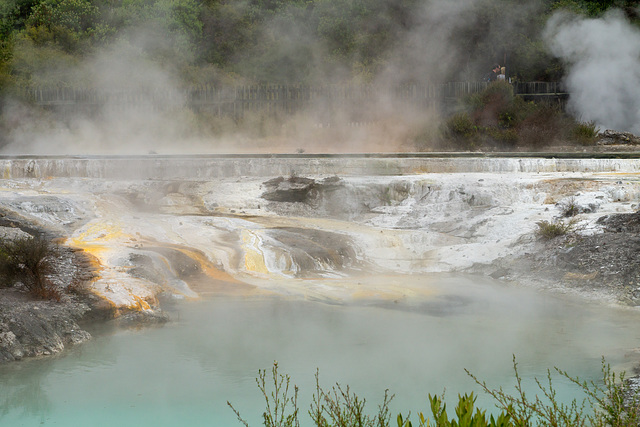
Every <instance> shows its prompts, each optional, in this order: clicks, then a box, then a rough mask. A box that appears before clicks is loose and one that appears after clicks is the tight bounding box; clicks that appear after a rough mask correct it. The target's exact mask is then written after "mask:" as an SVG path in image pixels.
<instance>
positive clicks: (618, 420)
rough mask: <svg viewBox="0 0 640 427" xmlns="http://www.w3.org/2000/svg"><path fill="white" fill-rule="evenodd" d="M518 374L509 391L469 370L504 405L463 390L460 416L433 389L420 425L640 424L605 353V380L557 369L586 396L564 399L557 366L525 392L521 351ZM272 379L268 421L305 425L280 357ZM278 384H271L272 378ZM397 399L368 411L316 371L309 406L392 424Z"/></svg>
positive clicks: (346, 422)
mask: <svg viewBox="0 0 640 427" xmlns="http://www.w3.org/2000/svg"><path fill="white" fill-rule="evenodd" d="M513 370H514V375H515V380H516V384H515V390H516V392H515V394H514V395H511V394H508V393H506V392H505V391H504V390H503V389H502V388H499V389H492V388H490V387H489V386H488V385H487V384H486V382H484V381H480V380H478V379H477V378H476V377H475V376H474V375H473V374H472V373H470V372H469V371H468V370H466V369H465V372H467V374H468V375H469V376H470V377H471V378H472V379H473V380H474V381H475V382H476V384H478V385H479V386H480V387H481V388H482V390H483V391H485V392H486V393H488V394H489V395H490V396H491V397H492V398H493V399H494V401H495V403H496V407H497V408H498V410H499V411H500V412H499V413H498V414H497V415H496V416H495V417H494V416H493V415H491V416H490V417H487V415H486V410H482V409H480V408H476V407H475V401H476V397H475V395H474V394H473V393H470V394H466V393H465V394H464V395H458V404H457V406H456V408H455V411H454V412H455V417H453V418H451V419H450V418H449V415H448V414H447V408H446V404H445V403H444V393H443V395H442V396H437V395H436V396H432V395H431V394H429V404H430V409H431V415H432V417H433V418H432V419H429V418H428V416H425V415H424V413H422V412H419V413H418V422H419V424H418V425H419V427H431V426H434V427H487V426H491V427H515V426H518V427H525V426H555V427H561V426H562V427H574V426H597V427H604V426H620V427H622V426H638V424H639V422H640V400H639V399H638V397H639V394H638V393H639V392H638V391H637V390H635V389H633V387H632V385H631V383H630V382H629V381H626V380H625V376H624V373H622V374H620V375H616V374H615V373H614V372H612V371H611V366H610V365H608V364H606V363H605V360H604V358H603V359H602V376H603V377H602V381H599V382H598V383H596V382H594V381H590V382H587V381H582V380H580V379H579V378H578V377H572V376H570V375H569V374H568V373H567V372H565V371H562V370H560V369H558V368H555V371H556V373H557V374H559V375H560V376H561V377H563V378H564V379H566V380H568V381H569V382H570V383H573V384H574V385H576V386H577V387H578V389H579V390H580V391H582V392H583V393H584V395H585V396H586V397H584V398H583V400H582V401H581V402H579V401H578V400H577V399H573V400H572V402H571V403H569V404H565V403H562V402H559V401H558V399H557V397H556V391H555V389H554V386H553V378H552V375H551V371H550V370H548V371H547V380H546V381H545V383H543V382H541V381H540V380H538V379H537V378H535V382H536V385H537V386H538V389H539V391H540V393H537V394H536V395H535V396H534V398H533V399H532V398H530V397H529V396H527V395H525V392H524V388H523V385H522V378H521V377H520V374H519V372H518V365H517V363H516V358H515V356H514V357H513ZM271 377H272V378H271V380H270V381H267V378H266V370H260V371H259V375H258V378H256V383H257V384H258V388H259V389H260V391H261V392H262V395H263V396H264V398H265V402H266V410H265V412H264V413H263V424H264V426H265V427H299V426H300V420H299V409H298V388H297V387H296V386H294V392H293V395H290V394H289V390H290V388H289V387H290V380H291V379H290V377H289V376H288V375H282V374H279V373H278V364H277V363H274V364H273V367H272V370H271ZM267 383H269V384H272V385H273V389H272V390H269V386H268V384H267ZM392 399H393V396H390V395H389V393H388V391H385V393H384V400H383V402H382V404H381V405H379V406H378V411H377V413H376V414H374V415H373V416H368V415H365V414H364V407H365V400H364V399H360V398H359V397H358V396H357V395H356V394H354V393H352V392H351V391H350V390H349V387H346V388H343V387H341V386H340V385H336V386H335V387H333V389H332V390H331V391H330V392H325V391H324V390H323V389H322V388H321V387H320V386H319V381H318V372H317V371H316V393H315V394H314V395H313V402H312V404H311V407H310V409H309V411H308V414H309V416H310V417H311V419H312V420H313V424H312V425H314V426H317V427H356V426H358V427H390V426H391V417H390V415H389V403H390V402H391V400H392ZM227 404H228V405H229V406H230V407H231V409H232V410H233V411H234V413H235V414H236V415H237V416H238V420H239V421H240V422H241V423H242V424H244V425H245V427H249V423H248V422H247V421H245V420H244V419H243V418H242V417H241V416H240V414H239V412H238V411H237V410H236V409H235V408H234V407H233V405H231V403H229V402H227ZM396 425H397V426H398V427H413V423H412V421H411V420H410V414H409V415H407V416H406V418H405V417H404V416H403V415H402V414H398V416H397V417H396Z"/></svg>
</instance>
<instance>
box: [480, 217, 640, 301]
mask: <svg viewBox="0 0 640 427" xmlns="http://www.w3.org/2000/svg"><path fill="white" fill-rule="evenodd" d="M597 223H599V225H601V226H602V232H601V233H597V234H592V235H586V236H585V235H581V234H580V233H577V232H575V230H574V231H570V232H569V233H567V234H566V235H562V236H558V237H554V238H551V239H545V238H539V239H538V240H536V242H535V243H534V245H533V250H531V251H530V252H527V253H526V254H525V255H524V256H523V257H517V258H505V259H501V260H499V261H498V262H497V263H495V264H494V265H492V266H478V267H475V268H474V270H475V271H476V272H482V273H485V274H488V275H491V276H493V277H494V278H499V279H506V280H511V281H514V282H518V283H520V284H524V285H529V286H532V287H536V288H541V289H549V290H552V291H555V292H560V293H566V294H575V295H579V296H580V297H585V298H588V299H591V300H596V301H599V302H603V303H607V304H619V305H628V306H638V305H640V211H639V212H635V213H625V214H612V215H605V216H601V217H600V218H599V219H598V220H597Z"/></svg>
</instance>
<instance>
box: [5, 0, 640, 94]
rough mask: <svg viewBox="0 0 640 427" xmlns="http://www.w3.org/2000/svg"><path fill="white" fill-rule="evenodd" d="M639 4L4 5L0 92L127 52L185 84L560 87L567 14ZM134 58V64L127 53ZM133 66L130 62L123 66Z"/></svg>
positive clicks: (634, 16) (26, 0)
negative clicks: (552, 44) (562, 13)
mask: <svg viewBox="0 0 640 427" xmlns="http://www.w3.org/2000/svg"><path fill="white" fill-rule="evenodd" d="M635 4H636V2H634V1H629V0H627V1H620V0H608V1H587V0H540V1H536V2H526V3H523V2H521V1H517V0H477V1H458V2H447V1H443V0H433V1H424V0H247V1H225V0H4V1H3V2H2V3H0V88H2V89H3V90H4V91H8V90H11V89H12V88H15V87H19V86H24V85H64V86H69V85H76V86H78V85H82V84H83V83H84V84H88V83H89V79H90V77H91V69H89V68H86V67H82V66H81V64H82V63H83V61H85V60H87V59H95V58H96V57H98V56H99V55H100V54H101V53H102V52H105V51H109V50H111V51H113V50H114V49H117V50H118V51H124V52H128V54H130V55H135V56H139V57H143V58H144V59H145V60H148V61H149V62H150V63H153V64H156V65H157V66H158V67H160V68H162V69H164V70H167V71H169V72H170V73H172V75H175V76H176V77H177V78H179V80H180V81H181V82H183V83H186V84H192V83H205V82H206V83H221V82H227V83H229V82H231V83H238V82H252V83H255V82H269V83H289V84H290V83H307V84H309V83H324V82H332V83H337V82H359V81H365V82H367V81H373V80H375V79H385V78H386V79H391V78H393V79H400V80H402V81H418V82H423V81H425V80H429V81H455V80H467V81H474V80H479V79H481V78H482V76H483V75H484V74H485V73H486V72H487V71H488V70H489V69H490V67H491V65H492V64H493V63H494V62H498V63H500V64H506V65H508V67H509V74H510V75H511V76H513V77H514V78H519V79H522V80H528V81H531V80H542V81H545V80H546V81H553V80H558V79H559V78H560V77H561V75H562V71H563V70H562V64H561V63H559V61H558V60H556V59H554V58H553V57H552V56H551V55H550V54H549V52H548V51H547V49H546V47H545V44H544V42H543V41H542V32H543V30H544V25H545V22H546V21H547V19H548V18H549V17H550V16H551V14H552V13H553V12H555V11H557V10H558V9H568V10H570V11H572V12H575V13H578V14H583V15H586V16H600V15H602V14H603V13H605V12H606V11H607V10H608V9H610V8H612V7H618V8H621V9H622V10H623V11H624V13H625V14H626V15H627V16H628V18H629V19H630V20H632V21H635V22H637V21H638V9H637V8H636V6H635ZM125 57H126V56H125ZM122 59H125V58H122Z"/></svg>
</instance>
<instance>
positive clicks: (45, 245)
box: [0, 235, 61, 301]
mask: <svg viewBox="0 0 640 427" xmlns="http://www.w3.org/2000/svg"><path fill="white" fill-rule="evenodd" d="M57 249H58V248H57V245H55V244H54V243H52V242H50V241H49V240H47V239H46V238H45V237H43V236H42V235H37V236H34V237H21V238H17V239H4V240H2V241H1V242H0V278H2V282H3V284H4V285H5V286H12V285H13V284H15V283H16V282H21V283H22V284H23V285H24V286H25V287H26V288H27V289H28V290H29V293H30V294H31V295H33V296H34V297H36V298H42V299H54V300H57V301H59V300H60V298H61V294H60V291H59V290H58V288H57V287H56V286H55V285H54V284H53V283H51V280H50V279H49V276H51V275H52V274H54V273H55V263H54V260H55V257H56V254H57Z"/></svg>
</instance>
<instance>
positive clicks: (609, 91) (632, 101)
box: [546, 11, 640, 134]
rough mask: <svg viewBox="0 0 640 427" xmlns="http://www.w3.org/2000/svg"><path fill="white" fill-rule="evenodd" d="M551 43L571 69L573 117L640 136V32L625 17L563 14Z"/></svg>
mask: <svg viewBox="0 0 640 427" xmlns="http://www.w3.org/2000/svg"><path fill="white" fill-rule="evenodd" d="M546 37H547V40H548V42H549V45H550V47H551V51H552V52H553V54H554V55H556V56H558V57H559V58H562V59H563V60H564V61H566V62H567V64H568V73H567V76H566V81H565V83H566V85H567V89H568V91H569V92H570V93H571V97H570V99H569V104H568V106H567V108H568V109H569V111H570V112H571V113H572V114H574V115H575V116H576V117H577V118H579V119H580V120H583V121H594V122H595V123H596V124H597V125H598V126H599V127H600V128H601V129H603V128H604V129H614V130H618V131H627V132H633V133H636V134H637V133H640V31H638V29H637V28H635V27H633V26H631V24H630V23H629V22H628V21H627V20H626V19H625V18H624V16H623V15H622V13H620V12H619V11H613V12H610V13H608V14H607V15H605V16H604V17H603V18H599V19H585V18H578V17H576V16H573V15H569V14H567V13H563V12H559V13H557V14H556V15H554V16H553V17H552V18H551V19H550V21H549V22H548V25H547V32H546Z"/></svg>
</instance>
